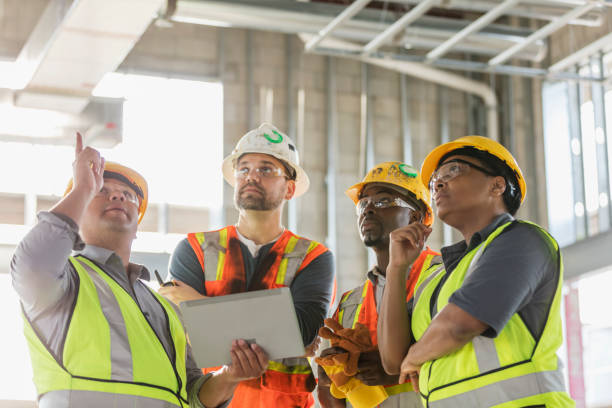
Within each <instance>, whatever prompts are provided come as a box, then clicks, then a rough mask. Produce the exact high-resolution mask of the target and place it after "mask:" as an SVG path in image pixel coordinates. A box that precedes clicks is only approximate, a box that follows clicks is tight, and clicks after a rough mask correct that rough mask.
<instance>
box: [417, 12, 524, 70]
mask: <svg viewBox="0 0 612 408" xmlns="http://www.w3.org/2000/svg"><path fill="white" fill-rule="evenodd" d="M518 2H519V0H505V1H504V2H503V3H501V4H499V5H498V6H497V7H495V8H493V9H491V10H489V11H488V12H487V13H486V14H484V15H482V16H480V17H479V18H478V19H476V20H475V21H474V22H473V23H472V24H470V25H468V26H467V27H465V28H464V29H463V30H461V31H459V32H458V33H457V34H455V35H453V36H452V37H451V38H449V39H448V40H446V41H444V42H443V43H442V44H440V45H438V46H437V47H436V48H434V49H433V50H431V51H429V52H428V53H427V55H426V60H425V62H427V63H431V62H433V61H434V60H436V59H438V58H440V57H441V56H442V55H444V54H445V53H446V52H447V51H448V50H450V49H451V48H452V47H453V46H454V45H455V44H457V43H458V42H459V41H461V40H463V39H464V38H465V37H467V36H468V35H470V34H472V33H475V32H477V31H480V30H482V29H483V28H484V27H486V26H487V25H489V24H490V23H492V22H493V21H495V19H497V17H499V16H500V15H502V14H504V13H505V12H506V11H507V10H509V9H510V8H512V7H514V6H515V5H516V4H517V3H518Z"/></svg>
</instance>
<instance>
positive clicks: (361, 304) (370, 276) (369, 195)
mask: <svg viewBox="0 0 612 408" xmlns="http://www.w3.org/2000/svg"><path fill="white" fill-rule="evenodd" d="M346 195H347V196H349V198H350V199H351V200H353V202H354V203H355V206H356V211H357V225H358V227H359V235H360V236H361V240H362V241H363V243H364V245H365V246H366V247H368V248H372V249H373V250H374V253H375V254H376V265H375V266H374V267H373V268H372V269H371V270H370V271H369V272H368V273H367V275H366V280H365V282H364V283H363V285H361V286H359V287H357V288H355V289H353V290H350V291H348V292H346V293H344V294H343V295H342V298H341V300H340V304H339V305H338V308H337V310H336V312H335V314H334V318H335V319H336V320H337V321H338V322H339V323H340V324H341V325H342V326H343V327H345V328H355V325H356V324H357V323H361V324H363V325H365V326H366V327H367V328H368V329H369V331H370V340H371V342H372V344H373V345H375V346H376V345H377V327H376V326H377V321H378V311H379V310H380V304H381V298H382V294H383V290H384V288H385V283H386V270H387V265H388V263H389V234H390V233H391V232H392V231H394V230H396V229H398V228H401V227H405V226H407V225H409V224H412V223H422V224H424V225H427V226H431V224H432V223H433V212H432V210H431V207H430V204H429V202H430V196H429V191H428V189H427V188H426V187H425V186H424V185H423V183H421V181H420V179H419V177H418V174H417V171H416V170H415V169H414V168H412V167H411V166H409V165H407V164H404V163H401V162H386V163H381V164H379V165H377V166H375V167H374V168H373V169H372V170H370V172H369V173H368V174H367V175H366V176H365V178H364V179H363V181H362V182H361V183H358V184H355V185H354V186H352V187H351V188H349V189H348V190H347V191H346ZM436 255H439V254H438V253H436V252H434V251H432V250H430V249H429V248H426V249H425V250H424V251H422V252H421V254H420V256H419V257H418V258H417V259H416V260H415V261H414V263H413V264H412V266H411V267H410V272H409V274H408V276H404V279H403V280H402V281H403V282H405V285H402V286H399V285H398V287H397V288H393V289H394V290H397V291H401V292H402V295H401V296H402V298H403V299H406V301H408V300H409V299H411V298H412V292H413V288H414V285H415V284H416V282H417V279H418V277H419V275H420V273H421V270H423V269H426V268H428V267H429V266H430V265H432V262H433V263H439V262H440V261H439V257H436ZM337 352H343V350H342V349H339V350H338V349H333V348H332V349H327V350H324V351H323V353H322V355H329V354H334V353H337ZM355 377H356V378H357V379H358V380H360V381H361V382H362V383H364V384H366V385H370V386H375V385H379V386H383V387H384V389H385V391H386V393H387V395H388V398H387V399H386V400H384V401H383V402H382V403H381V404H380V405H379V406H380V407H384V408H392V407H393V408H395V407H400V406H401V407H410V408H412V407H414V408H417V407H421V402H420V398H419V396H418V394H417V393H415V392H413V388H412V386H411V385H410V384H409V383H406V384H398V381H399V376H398V375H388V374H387V373H385V370H384V368H383V365H382V362H381V356H380V354H379V351H378V349H376V350H373V351H370V352H366V353H362V354H361V356H360V358H359V364H358V373H357V375H356V376H355ZM330 385H331V384H330V380H329V378H328V377H327V375H326V374H325V372H324V371H323V370H322V369H321V368H319V388H318V393H319V401H320V402H321V405H322V406H323V407H325V408H329V407H344V406H345V405H346V406H350V403H349V402H348V401H345V400H344V399H340V398H335V397H334V396H332V394H330ZM332 390H333V389H332ZM338 396H339V395H338ZM347 399H350V395H349V397H348V398H347Z"/></svg>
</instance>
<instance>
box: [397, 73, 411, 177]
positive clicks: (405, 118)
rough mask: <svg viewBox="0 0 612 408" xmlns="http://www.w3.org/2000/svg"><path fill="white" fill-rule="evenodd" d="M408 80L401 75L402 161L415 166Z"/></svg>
mask: <svg viewBox="0 0 612 408" xmlns="http://www.w3.org/2000/svg"><path fill="white" fill-rule="evenodd" d="M407 82H408V78H406V75H404V74H400V115H401V119H402V151H403V154H402V160H403V161H404V163H408V164H410V165H414V163H413V162H412V160H413V157H412V133H411V132H410V106H409V104H408V84H407Z"/></svg>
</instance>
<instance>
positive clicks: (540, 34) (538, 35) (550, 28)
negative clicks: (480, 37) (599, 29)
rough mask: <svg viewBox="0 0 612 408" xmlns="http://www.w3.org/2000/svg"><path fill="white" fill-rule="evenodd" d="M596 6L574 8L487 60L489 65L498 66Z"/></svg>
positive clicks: (591, 4) (585, 5)
mask: <svg viewBox="0 0 612 408" xmlns="http://www.w3.org/2000/svg"><path fill="white" fill-rule="evenodd" d="M598 4H599V3H595V2H593V3H587V4H584V5H582V6H580V7H576V8H575V9H573V10H571V11H569V12H567V13H565V14H564V15H563V16H561V17H559V18H558V19H557V20H554V21H551V22H550V23H548V24H546V25H545V26H544V27H542V28H540V29H539V30H538V31H536V32H535V33H533V34H531V35H530V36H529V37H527V38H525V39H524V40H523V41H521V42H519V43H517V44H515V45H513V46H512V47H510V48H508V49H507V50H506V51H504V52H502V53H500V54H499V55H497V56H496V57H493V58H491V59H490V60H489V65H490V66H495V65H499V64H501V63H503V62H505V61H506V60H508V59H509V58H510V57H512V56H513V55H514V54H516V53H517V52H519V51H520V50H522V49H523V48H525V47H526V46H528V45H529V44H531V43H533V42H534V41H537V40H540V39H542V38H544V37H548V36H549V35H550V34H552V33H554V32H555V31H557V30H558V29H560V28H561V27H563V26H564V25H565V24H566V23H567V22H568V21H570V20H573V19H574V18H576V17H580V16H581V15H583V14H584V13H586V12H588V11H589V10H591V9H593V8H594V7H595V6H597V5H598Z"/></svg>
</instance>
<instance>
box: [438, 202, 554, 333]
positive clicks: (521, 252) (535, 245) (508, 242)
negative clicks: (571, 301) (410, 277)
mask: <svg viewBox="0 0 612 408" xmlns="http://www.w3.org/2000/svg"><path fill="white" fill-rule="evenodd" d="M510 221H514V218H513V217H512V216H511V215H510V214H507V213H506V214H502V215H500V216H498V217H497V218H496V219H495V220H494V221H493V222H492V223H491V224H489V225H488V226H486V227H485V228H483V229H482V230H481V231H479V232H477V233H475V234H474V236H473V237H472V239H471V240H470V244H469V245H467V244H466V242H465V241H461V242H459V243H457V244H454V245H451V246H448V247H444V248H442V250H441V252H442V260H443V262H444V266H445V268H446V271H447V273H446V275H445V278H444V279H443V280H442V282H441V283H440V284H439V285H438V287H437V289H436V292H435V293H434V296H436V295H437V293H438V292H439V290H440V288H441V286H442V284H443V282H445V281H446V279H447V278H448V276H450V274H452V271H453V270H454V269H455V268H456V266H457V264H458V263H459V261H460V260H461V259H462V258H463V256H465V255H466V254H467V253H468V252H470V251H471V250H472V249H474V248H475V247H477V246H478V245H479V244H480V243H481V242H483V241H484V240H486V239H487V238H488V236H489V235H490V234H491V233H492V232H493V231H495V230H496V229H497V228H498V227H500V226H501V225H503V224H505V223H507V222H510ZM559 278H560V257H559V252H558V251H557V250H556V249H555V248H554V246H553V244H552V243H551V242H550V240H549V239H548V238H547V237H546V236H545V235H544V233H543V232H542V231H541V230H540V229H538V228H537V227H535V226H533V225H530V224H526V223H521V222H518V221H514V222H513V223H512V224H511V225H509V226H508V227H506V229H505V230H504V231H503V232H502V233H501V234H500V235H498V236H497V237H496V238H495V239H493V241H491V243H490V244H489V245H488V246H487V247H486V249H485V250H484V251H483V253H482V256H481V257H480V259H479V260H478V262H477V263H476V267H475V269H474V271H473V272H472V273H471V275H470V276H468V277H467V278H466V279H465V281H464V282H463V285H461V287H460V288H459V289H458V290H457V291H455V292H454V293H453V294H452V295H451V297H450V299H449V302H450V303H453V304H455V305H457V306H459V307H460V308H461V309H463V310H464V311H466V312H467V313H469V314H470V315H471V316H473V317H475V318H476V319H478V320H480V321H481V322H483V323H485V324H487V325H488V326H489V328H488V329H487V330H486V331H485V332H484V333H483V335H484V336H487V337H496V336H497V335H498V334H499V333H500V332H501V330H502V329H503V328H504V326H505V325H506V323H508V321H509V320H510V318H511V317H512V315H514V314H515V313H518V314H519V316H520V317H521V318H522V319H523V322H524V323H525V325H526V326H527V328H528V330H529V331H530V332H531V334H532V335H533V336H534V338H535V339H538V338H539V337H540V336H541V334H542V331H543V330H544V326H545V324H546V320H547V318H548V313H549V309H550V306H551V304H552V299H553V297H554V295H555V291H556V289H557V284H558V283H559ZM432 303H433V302H432Z"/></svg>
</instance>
